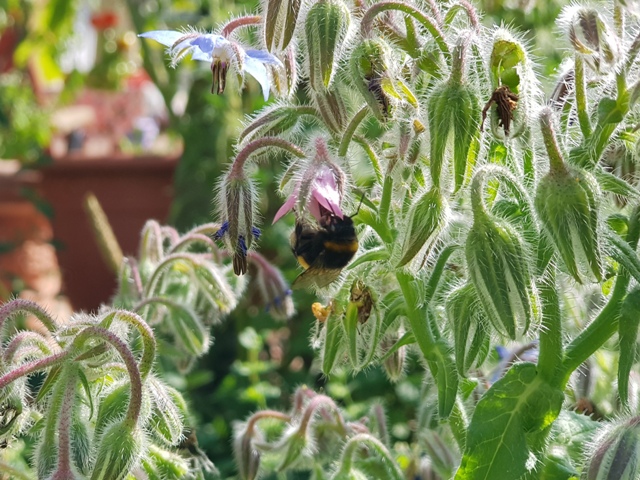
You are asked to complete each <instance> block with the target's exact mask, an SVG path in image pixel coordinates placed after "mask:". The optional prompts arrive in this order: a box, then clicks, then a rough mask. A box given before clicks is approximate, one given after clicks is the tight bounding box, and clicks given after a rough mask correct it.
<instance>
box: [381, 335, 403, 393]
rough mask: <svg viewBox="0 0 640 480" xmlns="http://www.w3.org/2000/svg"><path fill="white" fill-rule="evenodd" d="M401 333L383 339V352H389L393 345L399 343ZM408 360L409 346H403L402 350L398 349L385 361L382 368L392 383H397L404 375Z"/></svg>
mask: <svg viewBox="0 0 640 480" xmlns="http://www.w3.org/2000/svg"><path fill="white" fill-rule="evenodd" d="M401 336H402V335H401V333H400V332H399V333H398V334H397V335H395V336H394V337H385V338H383V339H382V343H381V348H382V351H383V352H386V351H388V350H389V349H390V348H391V347H393V345H394V344H395V343H396V342H397V341H398V338H399V337H401ZM396 337H397V338H396ZM406 359H407V346H406V345H403V346H401V347H400V348H397V349H396V350H395V351H394V352H393V353H392V354H391V355H389V356H388V357H386V358H385V359H384V362H383V363H382V366H383V367H384V372H385V373H386V374H387V377H389V380H391V382H393V383H396V382H397V381H398V380H400V378H401V377H402V375H403V374H404V367H405V363H406Z"/></svg>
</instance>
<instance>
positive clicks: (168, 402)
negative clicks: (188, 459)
mask: <svg viewBox="0 0 640 480" xmlns="http://www.w3.org/2000/svg"><path fill="white" fill-rule="evenodd" d="M146 388H147V389H148V392H149V396H150V397H151V399H152V402H153V404H152V406H151V417H150V419H149V426H148V427H149V430H151V432H152V433H153V434H154V435H155V437H156V438H158V439H159V440H160V441H162V442H163V443H165V444H166V445H167V446H171V445H176V444H177V443H178V442H179V441H180V438H181V437H182V430H183V428H184V424H183V418H184V414H185V413H186V412H185V411H182V410H181V409H180V408H179V405H177V404H176V402H175V401H174V400H175V399H176V397H180V398H179V400H182V397H181V395H180V393H178V391H177V390H175V389H174V388H172V387H169V386H168V385H164V384H163V383H162V382H161V381H160V380H158V379H157V378H153V377H150V378H149V379H148V381H147V384H146ZM180 403H184V400H183V401H182V402H180Z"/></svg>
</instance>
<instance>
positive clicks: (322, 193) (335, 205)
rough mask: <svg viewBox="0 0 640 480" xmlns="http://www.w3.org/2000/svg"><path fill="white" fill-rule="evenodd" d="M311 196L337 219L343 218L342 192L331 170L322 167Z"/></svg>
mask: <svg viewBox="0 0 640 480" xmlns="http://www.w3.org/2000/svg"><path fill="white" fill-rule="evenodd" d="M311 195H312V197H313V198H315V199H316V200H317V201H318V203H319V204H320V205H322V206H323V207H324V208H326V209H327V210H329V211H330V212H332V213H333V214H334V215H335V216H336V217H339V218H343V217H344V214H343V213H342V209H341V208H340V192H338V188H337V186H336V179H335V177H334V176H333V173H332V172H331V170H330V169H328V168H326V167H321V168H320V171H319V172H318V175H317V176H316V179H315V181H314V183H313V188H312V189H311Z"/></svg>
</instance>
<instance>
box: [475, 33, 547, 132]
mask: <svg viewBox="0 0 640 480" xmlns="http://www.w3.org/2000/svg"><path fill="white" fill-rule="evenodd" d="M489 71H490V76H491V88H492V89H493V93H492V96H491V98H490V99H489V101H488V102H487V104H486V105H485V107H484V111H483V115H485V114H486V113H487V111H489V107H490V106H491V105H492V104H493V103H495V104H496V108H495V109H491V110H490V111H489V118H490V124H491V131H492V133H493V135H494V136H495V137H496V138H498V139H501V140H504V139H506V138H515V137H517V136H519V135H521V134H522V133H523V132H524V131H525V129H526V127H527V122H528V118H529V117H530V115H531V110H532V108H533V107H534V104H535V102H536V97H537V96H539V93H540V89H539V87H538V83H537V80H536V75H535V73H534V71H533V67H532V62H531V60H530V59H529V55H528V53H527V50H526V48H525V46H524V44H523V43H522V42H521V41H520V40H519V39H517V38H516V37H515V36H514V35H512V34H511V32H509V31H508V30H507V29H504V28H499V29H497V30H496V32H495V33H494V35H493V46H492V49H491V56H490V59H489Z"/></svg>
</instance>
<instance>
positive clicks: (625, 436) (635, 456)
mask: <svg viewBox="0 0 640 480" xmlns="http://www.w3.org/2000/svg"><path fill="white" fill-rule="evenodd" d="M594 445H595V448H594V450H593V451H592V452H590V454H589V455H587V465H586V466H585V468H584V470H583V478H585V479H586V480H606V479H609V478H611V479H613V478H615V479H616V480H635V479H637V478H638V476H640V461H639V460H640V417H633V418H629V419H627V420H625V421H623V422H620V423H618V424H617V425H613V426H612V427H611V428H607V429H605V431H604V434H603V435H602V436H601V437H600V438H599V439H598V440H597V441H596V442H594Z"/></svg>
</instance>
